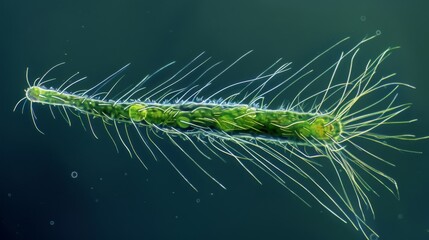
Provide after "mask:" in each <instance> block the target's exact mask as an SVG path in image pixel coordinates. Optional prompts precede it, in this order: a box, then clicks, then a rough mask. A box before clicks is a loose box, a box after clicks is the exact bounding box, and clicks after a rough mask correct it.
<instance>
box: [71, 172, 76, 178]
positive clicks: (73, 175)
mask: <svg viewBox="0 0 429 240" xmlns="http://www.w3.org/2000/svg"><path fill="white" fill-rule="evenodd" d="M70 175H71V177H72V178H77V176H78V174H77V172H76V171H73V172H71V174H70Z"/></svg>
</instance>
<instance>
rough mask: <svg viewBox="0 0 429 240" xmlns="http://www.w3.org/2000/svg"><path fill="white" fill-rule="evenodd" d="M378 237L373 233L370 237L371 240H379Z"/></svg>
mask: <svg viewBox="0 0 429 240" xmlns="http://www.w3.org/2000/svg"><path fill="white" fill-rule="evenodd" d="M378 239H379V238H378V236H377V235H376V234H375V233H371V235H369V240H378Z"/></svg>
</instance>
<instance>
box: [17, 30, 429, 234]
mask: <svg viewBox="0 0 429 240" xmlns="http://www.w3.org/2000/svg"><path fill="white" fill-rule="evenodd" d="M373 38H374V37H369V38H364V39H363V40H362V41H360V42H359V43H358V44H357V45H355V46H354V47H351V48H350V49H348V50H347V51H343V52H340V53H338V57H337V59H336V61H333V63H332V64H330V65H329V66H328V67H327V68H326V69H324V70H322V71H319V72H315V71H314V70H313V69H312V66H314V65H315V64H317V62H318V61H321V59H322V58H323V57H326V55H327V54H328V53H329V54H332V52H334V51H335V49H337V48H340V46H342V44H344V42H345V41H346V40H347V39H343V40H342V41H340V42H338V43H336V44H334V45H333V46H331V47H330V48H328V49H327V50H325V51H323V52H322V53H320V54H319V55H317V56H316V57H315V58H313V59H312V60H310V61H309V62H308V63H307V64H305V65H304V66H303V67H302V68H299V69H298V70H296V71H292V70H291V63H283V62H282V60H281V59H279V60H277V61H275V62H274V63H273V64H272V65H270V66H268V67H267V68H265V69H264V70H263V71H261V72H260V73H258V74H257V75H256V76H255V77H252V78H249V79H244V80H239V81H236V82H233V83H230V84H229V85H223V86H222V85H221V84H220V83H218V82H219V79H221V78H222V77H223V76H224V75H225V72H227V71H228V70H230V69H231V68H233V67H234V66H235V65H236V64H237V63H238V62H240V61H242V60H243V58H245V57H246V56H247V55H249V54H250V52H248V53H246V54H244V55H243V56H241V57H240V58H238V59H237V60H236V61H234V62H233V63H231V64H230V65H228V66H226V67H223V68H221V66H220V65H221V63H220V62H216V63H210V62H211V58H210V57H205V54H204V53H202V54H200V55H198V56H197V57H196V58H194V59H193V60H192V61H191V62H189V63H187V64H186V65H185V66H184V67H182V68H181V69H180V70H178V71H176V72H174V73H173V74H172V75H171V77H168V78H166V79H159V73H160V72H166V71H168V69H169V68H171V67H172V65H173V63H174V62H172V63H169V64H167V65H165V66H163V67H161V68H160V69H158V70H157V71H155V72H154V73H152V74H150V75H147V76H146V77H144V78H143V79H142V80H141V81H139V82H138V83H136V84H135V85H134V86H132V87H130V88H129V89H126V90H124V91H122V92H120V94H117V97H112V95H113V92H115V91H117V89H116V88H117V85H118V82H119V81H120V80H121V79H122V77H123V71H124V70H125V69H126V68H127V67H128V66H129V64H127V65H126V66H124V67H123V68H121V69H119V70H118V71H117V72H115V73H113V74H112V75H110V76H109V77H107V78H106V79H104V80H103V81H101V82H99V83H97V84H96V85H94V86H93V87H91V88H89V89H81V90H72V89H73V88H77V86H78V85H79V83H80V82H81V81H83V80H85V79H86V78H85V77H82V78H78V77H77V75H78V74H74V75H72V76H71V77H70V78H68V79H66V80H65V81H63V82H62V83H61V84H60V86H59V87H56V88H52V87H51V88H48V87H45V85H47V84H48V83H49V84H52V83H53V79H46V77H47V75H48V74H50V73H51V71H53V70H54V69H56V68H57V67H58V66H59V65H62V63H61V64H58V65H56V66H54V67H53V68H51V69H50V70H48V71H47V72H46V73H45V74H44V75H43V76H41V77H40V78H37V79H36V80H34V82H33V83H30V81H29V79H28V69H27V74H26V78H27V83H28V88H27V89H26V90H25V97H24V98H22V99H21V100H20V101H19V102H18V104H17V105H16V106H15V108H16V107H17V106H18V105H19V104H20V103H22V102H23V108H24V107H25V105H26V103H27V102H29V104H30V112H31V117H32V119H33V123H34V125H35V127H36V129H37V130H38V131H40V132H41V130H40V129H39V127H38V126H37V125H36V116H35V111H34V107H35V104H36V103H39V104H42V105H47V106H49V108H50V109H51V111H52V113H53V109H54V108H58V110H59V111H60V113H61V115H62V116H63V117H64V119H65V120H66V121H67V122H68V123H69V124H70V123H71V118H70V117H69V115H68V113H70V112H72V113H74V114H75V115H76V116H77V117H78V118H79V119H80V120H81V122H82V124H83V120H85V121H88V125H89V127H90V129H91V131H92V133H93V134H94V136H95V137H96V138H97V135H96V133H95V131H94V129H93V127H92V123H91V120H93V119H100V120H101V122H102V124H103V125H104V128H105V130H106V132H107V134H108V136H109V137H110V138H111V139H112V140H113V143H114V145H115V147H116V148H117V149H118V147H117V145H118V144H117V142H119V143H120V144H122V145H123V146H124V148H125V149H126V150H127V152H128V153H129V155H130V156H131V157H133V156H135V157H137V158H138V159H139V160H140V162H141V163H142V164H143V166H145V167H146V164H145V161H146V160H145V159H144V158H142V157H141V156H140V155H139V154H140V153H141V152H142V151H146V152H148V153H149V154H150V155H151V156H152V157H153V158H155V159H158V158H163V159H165V160H167V161H168V162H169V164H171V166H172V167H173V168H174V169H175V170H176V171H177V172H178V174H179V175H180V176H181V177H182V178H183V179H184V180H185V182H186V183H187V184H188V185H189V186H190V187H192V188H193V189H195V190H197V188H196V186H195V184H194V183H193V181H191V180H189V179H188V177H187V176H186V175H185V174H184V173H183V172H182V171H181V170H180V169H179V168H178V167H177V166H176V165H177V164H176V163H175V161H178V160H180V159H178V158H174V159H173V158H172V157H171V156H169V154H168V152H166V151H165V150H164V149H163V148H162V147H161V145H164V144H165V143H164V142H170V143H171V144H172V145H173V146H175V147H177V148H178V149H179V150H180V151H181V152H182V153H183V156H184V157H183V159H182V160H185V159H188V160H190V161H191V162H192V163H194V164H195V166H196V167H197V168H198V169H199V170H201V171H203V172H204V174H206V175H207V176H208V177H209V178H211V179H212V180H213V181H214V182H216V183H217V184H219V186H221V187H222V188H225V186H224V185H223V184H222V183H221V181H220V180H218V179H217V178H215V177H214V175H213V174H212V173H210V172H209V171H208V170H206V168H204V167H203V165H202V164H201V163H202V161H204V159H222V160H223V161H228V160H231V161H235V162H237V163H238V164H239V165H240V166H241V167H242V168H243V169H244V170H245V171H246V172H248V173H249V174H250V176H251V177H252V178H253V179H254V180H256V181H257V182H259V183H262V180H261V179H260V177H259V173H257V172H255V167H256V169H259V170H261V171H260V172H262V173H265V174H268V175H269V176H271V177H272V178H273V179H274V180H275V181H277V182H278V183H279V184H281V185H282V186H284V187H285V188H286V189H288V190H289V191H290V192H291V193H292V194H294V195H295V196H296V197H298V198H299V199H300V200H302V201H303V202H304V203H305V204H307V205H312V202H315V203H318V204H320V205H321V206H322V207H323V208H325V209H326V210H328V211H329V212H331V213H332V214H333V215H335V216H336V217H337V218H338V219H340V220H341V221H343V222H345V223H350V224H352V225H353V226H354V227H355V228H356V229H357V230H360V231H362V233H363V235H364V236H365V237H366V238H369V237H370V236H371V235H372V236H377V235H376V233H375V232H374V231H373V230H372V229H371V227H370V226H368V225H367V223H366V222H367V218H368V217H373V216H374V210H373V208H372V205H371V200H370V198H371V195H379V194H378V192H377V191H378V190H377V188H379V187H380V186H381V187H383V188H386V189H387V190H389V191H390V192H392V193H393V194H394V195H395V196H397V197H399V193H398V188H397V184H396V181H395V180H394V179H393V178H392V177H390V176H388V175H387V174H386V173H385V172H384V171H383V170H381V169H378V168H376V167H375V166H379V163H378V162H381V163H384V164H386V165H393V164H392V163H391V162H389V161H388V160H386V159H384V158H383V157H382V156H381V155H379V154H378V153H375V152H373V151H372V150H370V149H367V148H366V146H367V144H368V143H369V144H375V145H379V146H382V147H385V148H387V149H389V148H390V149H394V150H398V151H408V152H413V151H410V150H405V149H401V148H399V147H398V146H396V145H393V144H391V143H390V141H397V140H400V141H401V140H405V141H407V140H420V139H424V138H426V137H421V138H418V137H415V136H414V135H412V134H408V133H403V134H396V135H390V134H386V133H383V132H382V131H384V130H385V128H386V127H389V126H392V125H407V124H410V123H412V122H414V121H415V119H410V120H401V119H397V118H398V115H400V114H401V113H402V112H403V111H405V110H407V109H408V108H409V107H410V104H407V103H397V92H398V88H401V87H406V88H413V87H412V86H410V85H408V84H406V83H402V82H397V81H393V80H392V79H393V77H394V76H395V74H389V75H385V76H382V75H381V76H380V74H377V70H378V68H379V66H380V65H381V63H382V62H383V61H384V60H385V59H386V58H387V57H388V56H389V55H390V54H391V52H392V50H393V49H395V48H388V49H386V50H385V51H383V52H381V53H380V54H379V55H377V56H376V57H375V58H373V59H368V60H367V61H366V63H365V65H364V66H361V67H360V69H361V70H360V71H359V72H357V73H356V70H355V68H357V67H356V66H354V65H355V61H356V58H357V56H358V55H359V54H358V53H359V51H360V48H361V46H363V45H364V44H365V43H366V42H368V41H369V40H371V39H373ZM219 68H220V70H219ZM340 72H341V73H342V74H340ZM149 81H152V82H153V81H157V85H156V86H155V87H152V88H148V87H147V85H148V84H147V83H148V82H149ZM182 83H186V84H185V87H179V86H181V84H182ZM320 83H323V86H324V88H323V89H318V90H314V86H319V85H320ZM298 84H301V86H302V87H300V88H298V90H297V89H296V88H295V89H294V88H293V86H295V85H298ZM317 84H319V85H317ZM216 86H218V87H216ZM280 99H283V102H282V103H281V104H279V100H280ZM364 99H366V100H364ZM363 101H364V103H362V102H363ZM53 115H54V114H53ZM112 128H113V133H112V131H111V130H109V129H112ZM130 128H131V129H132V130H133V131H135V133H136V135H137V136H138V139H135V138H133V137H132V136H130V133H131V131H130V130H129V129H130ZM379 130H380V131H381V132H379ZM160 142H163V144H160ZM185 143H188V144H190V145H191V146H192V147H194V148H195V149H196V151H192V152H191V151H189V149H188V148H187V147H183V144H185ZM194 154H196V155H194Z"/></svg>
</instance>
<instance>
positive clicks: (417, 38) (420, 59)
mask: <svg viewBox="0 0 429 240" xmlns="http://www.w3.org/2000/svg"><path fill="white" fill-rule="evenodd" d="M427 9H429V3H427V1H423V0H420V1H412V3H411V1H408V2H406V1H399V0H393V1H392V0H390V1H387V0H377V1H373V0H363V1H362V0H361V1H329V0H328V1H316V0H313V1H305V0H304V1H280V0H278V1H274V0H268V1H256V0H247V1H244V0H241V1H240V0H237V1H226V0H220V1H200V0H198V1H197V0H194V1H174V0H169V1H167V0H160V1H137V0H134V1H133V0H125V1H112V0H105V1H86V0H85V1H83V0H75V1H64V0H59V1H46V0H45V1H29V0H27V1H22V0H16V1H6V0H1V1H0V29H1V32H2V34H1V37H0V42H1V44H0V53H1V55H0V56H1V57H0V59H1V64H0V73H1V84H2V86H1V88H0V95H1V100H2V102H1V103H0V104H1V108H0V111H1V112H0V113H1V119H0V122H1V129H2V130H1V135H0V136H1V138H0V139H1V140H0V141H1V144H0V239H297V238H299V239H363V236H362V235H361V233H359V232H357V231H355V230H354V229H353V228H352V227H351V225H345V224H343V223H341V222H340V221H338V219H336V218H335V217H334V216H332V215H331V214H329V213H327V212H326V211H323V210H322V209H321V208H320V207H318V206H315V207H313V208H308V207H306V206H305V205H304V204H302V202H300V201H299V200H298V199H296V197H293V196H292V194H290V193H289V192H287V191H285V190H284V189H283V188H282V187H281V186H278V184H274V181H268V182H267V184H264V185H262V186H260V185H259V184H257V183H256V182H255V181H253V180H252V179H251V178H250V177H249V176H248V175H247V174H246V173H245V172H244V171H243V170H242V169H240V167H239V166H237V165H236V164H235V165H234V164H223V163H222V164H219V165H216V166H214V168H215V169H214V170H215V172H216V176H218V178H219V179H220V180H222V182H223V183H225V185H226V186H227V188H228V190H226V191H225V190H223V189H221V188H220V187H219V186H217V185H216V184H214V183H213V182H211V181H210V180H209V179H207V177H205V176H204V175H203V174H202V173H200V172H198V169H196V168H195V167H194V166H191V164H188V165H189V166H188V168H187V167H186V164H185V165H183V166H184V167H185V172H186V173H187V174H190V175H192V174H194V175H195V176H191V178H192V179H193V181H194V182H196V183H197V185H198V189H199V192H195V191H193V190H192V189H191V188H190V187H189V186H188V185H187V184H186V183H185V182H184V181H183V180H182V179H181V178H180V177H179V176H178V175H177V173H176V172H175V171H174V169H172V168H171V166H169V164H168V163H167V162H166V161H165V160H163V159H160V161H158V162H154V161H152V159H148V162H151V163H150V164H149V165H150V169H149V171H146V170H145V169H144V168H143V167H142V166H141V164H140V163H139V161H137V160H136V159H130V158H129V156H128V154H127V153H126V151H125V150H124V149H123V148H121V149H120V153H119V154H116V151H115V149H114V146H113V144H112V142H111V140H110V139H109V138H108V137H106V136H103V137H102V138H100V139H99V140H96V139H95V138H94V137H93V136H92V134H91V133H90V132H88V131H87V132H85V131H84V130H83V128H82V126H80V123H79V120H78V119H76V118H74V119H72V126H71V127H69V126H68V124H67V123H65V122H64V121H63V120H62V119H61V118H60V117H59V116H57V118H58V119H57V120H54V119H52V117H51V116H50V115H51V114H50V112H49V110H47V109H45V108H43V107H41V106H35V110H36V113H37V116H38V125H39V127H40V128H41V129H42V131H44V132H45V135H42V134H40V133H39V132H37V131H36V129H35V128H34V126H33V123H32V121H31V117H30V114H29V110H28V108H26V109H25V111H24V114H21V112H20V110H19V111H17V112H12V109H13V107H14V105H15V104H16V102H17V101H18V100H19V99H20V98H22V97H23V96H24V91H23V90H24V89H25V88H26V87H27V84H26V82H25V69H26V67H29V69H30V71H29V74H30V79H35V78H36V77H38V76H41V75H42V74H43V73H44V72H45V71H46V70H48V69H49V68H50V67H52V66H53V65H55V64H57V63H60V62H66V65H65V66H62V67H61V68H59V69H58V70H56V73H55V74H58V76H61V77H66V76H70V75H71V74H73V73H75V72H76V71H80V72H81V73H82V74H83V75H84V76H88V77H89V80H88V82H87V84H88V85H87V86H86V87H89V86H92V85H94V84H95V83H97V82H99V81H100V80H102V79H104V78H105V77H107V76H108V75H110V74H111V73H113V72H114V71H116V70H117V69H119V68H120V67H122V66H124V65H125V64H127V63H132V64H131V66H130V68H129V69H128V70H127V72H126V73H127V74H126V77H125V79H127V80H125V81H130V82H129V83H132V82H136V81H138V80H139V79H141V78H142V77H144V76H145V75H146V74H149V73H152V72H154V71H155V70H156V69H158V68H160V67H161V66H163V65H165V64H167V63H169V62H171V61H173V60H176V61H177V62H178V63H180V64H179V66H183V65H184V64H186V63H187V62H189V61H190V60H191V59H193V58H194V57H195V56H197V55H198V54H199V53H201V52H203V51H205V52H206V53H207V55H209V56H213V58H214V59H216V61H218V60H225V62H228V63H230V62H232V61H234V60H235V59H237V58H238V57H239V56H241V55H242V54H243V53H245V52H247V51H248V50H254V53H252V55H251V56H250V57H249V59H245V60H244V61H243V62H244V63H245V64H241V65H239V66H237V68H236V69H235V73H234V74H235V75H231V76H236V77H237V79H222V80H223V81H225V82H223V84H224V85H228V83H231V82H233V81H238V80H242V79H245V78H246V77H249V76H252V74H253V75H254V74H255V73H257V71H256V72H255V69H263V68H264V67H265V66H268V65H269V64H270V63H272V62H274V61H275V60H276V59H278V58H280V57H283V58H284V59H285V61H293V62H294V64H293V67H294V69H297V68H298V67H300V66H302V65H304V64H305V63H307V62H308V61H309V59H311V58H312V57H314V56H315V55H316V54H318V53H320V52H321V51H323V50H325V49H327V48H328V47H329V46H331V45H333V44H334V43H336V42H337V41H339V40H341V39H343V38H344V37H348V36H349V37H351V40H350V43H348V44H349V46H353V44H355V43H357V42H358V41H359V40H361V39H362V38H363V37H365V36H370V35H373V34H375V33H376V31H379V32H380V33H381V36H380V37H378V38H377V39H376V40H374V41H372V42H371V43H370V44H369V46H368V49H369V53H370V55H369V56H368V58H369V57H375V56H376V55H378V53H379V52H381V51H383V50H384V49H386V48H387V47H392V46H400V47H401V48H400V49H399V50H397V51H395V52H394V53H393V55H392V57H391V58H389V59H388V61H387V62H386V64H385V65H386V66H385V67H383V71H386V74H388V73H392V72H396V73H397V76H396V77H395V79H397V80H398V81H403V82H406V83H408V84H411V85H413V86H415V87H416V88H417V89H415V90H412V89H404V90H403V91H401V92H400V94H401V95H400V96H399V101H400V102H412V103H413V107H412V108H411V110H408V111H407V113H406V114H405V115H407V116H409V118H418V119H419V121H418V122H417V123H415V124H413V125H412V126H411V125H410V126H407V127H406V128H407V129H406V131H407V132H410V133H415V134H417V135H419V136H422V135H428V134H429V127H428V124H429V111H427V110H428V104H429V94H428V93H427V92H426V91H428V89H429V79H428V74H427V72H426V71H427V70H428V67H427V62H428V61H427V59H428V56H429V46H428V43H429V28H428V27H427V23H429V17H428V14H427ZM339 53H340V52H338V54H339ZM366 53H368V51H367V52H366ZM337 57H338V55H337ZM258 71H259V70H258ZM55 74H54V76H56V75H55ZM83 86H85V85H83ZM57 115H58V114H57ZM95 122H96V121H94V123H95ZM95 125H96V126H95V127H96V128H97V129H100V132H101V129H102V127H101V128H100V123H99V122H98V123H95ZM104 135H105V134H104ZM168 146H171V145H168ZM402 146H403V147H405V148H407V147H408V148H412V149H413V150H416V151H423V152H424V153H423V154H404V153H400V152H396V153H392V154H390V155H388V156H386V159H392V160H393V162H394V163H395V164H396V167H395V168H391V167H389V166H385V167H386V169H385V170H386V173H388V174H389V175H391V176H393V177H395V179H397V181H398V183H399V188H400V193H401V199H400V200H399V201H397V200H396V199H395V197H393V196H392V195H391V194H388V193H387V191H381V192H382V196H381V197H380V198H377V197H374V198H373V204H374V208H375V209H376V220H375V221H374V222H373V223H372V222H371V225H372V227H373V228H374V229H375V230H376V231H377V232H378V233H379V234H380V236H381V237H380V239H394V240H396V239H429V208H428V206H427V202H429V190H428V189H429V188H428V183H429V175H428V174H427V170H428V169H429V150H428V149H429V142H428V141H418V142H412V143H404V144H403V145H402ZM170 148H171V147H170ZM167 149H169V147H166V150H167ZM171 151H173V154H174V151H175V150H171ZM175 160H176V161H180V160H181V158H179V157H178V158H177V159H175ZM383 170H384V169H383Z"/></svg>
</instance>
